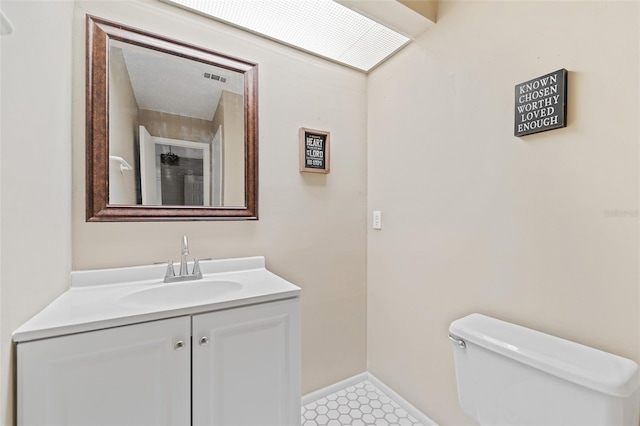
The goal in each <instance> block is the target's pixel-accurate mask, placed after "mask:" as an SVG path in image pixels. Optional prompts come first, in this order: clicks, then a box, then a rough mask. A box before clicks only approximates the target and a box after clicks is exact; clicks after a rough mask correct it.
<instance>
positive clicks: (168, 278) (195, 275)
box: [162, 235, 202, 283]
mask: <svg viewBox="0 0 640 426" xmlns="http://www.w3.org/2000/svg"><path fill="white" fill-rule="evenodd" d="M187 256H189V240H187V236H186V235H183V236H182V241H181V244H180V273H179V274H178V275H176V273H175V271H174V269H173V260H169V261H167V262H166V263H167V273H166V274H165V276H164V282H165V283H174V282H177V281H193V280H199V279H202V272H201V271H200V259H198V258H195V259H194V261H193V270H192V272H191V273H189V270H188V268H187V267H188V261H187ZM162 263H164V262H162Z"/></svg>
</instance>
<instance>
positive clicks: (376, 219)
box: [373, 210, 382, 229]
mask: <svg viewBox="0 0 640 426" xmlns="http://www.w3.org/2000/svg"><path fill="white" fill-rule="evenodd" d="M373 229H382V212H381V211H380V210H376V211H374V212H373Z"/></svg>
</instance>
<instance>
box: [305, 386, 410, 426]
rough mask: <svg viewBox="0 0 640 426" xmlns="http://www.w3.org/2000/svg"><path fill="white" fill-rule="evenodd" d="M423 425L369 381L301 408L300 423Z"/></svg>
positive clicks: (329, 424) (387, 425) (309, 424)
mask: <svg viewBox="0 0 640 426" xmlns="http://www.w3.org/2000/svg"><path fill="white" fill-rule="evenodd" d="M316 425H327V426H341V425H353V426H365V425H375V426H379V425H385V426H405V425H407V426H423V425H422V423H419V422H418V421H417V420H416V419H415V418H414V417H413V416H411V415H410V414H409V413H407V411H406V410H404V409H403V408H401V407H400V406H399V405H398V404H397V403H396V402H395V401H393V400H392V399H391V398H389V397H388V396H387V395H385V394H384V393H383V392H382V391H380V390H379V389H378V388H377V387H375V386H374V385H373V384H372V383H371V382H369V381H368V380H364V381H362V382H360V383H357V384H355V385H353V386H349V387H347V388H346V389H343V390H340V391H338V392H336V393H332V394H330V395H328V396H326V397H324V398H320V399H318V400H317V401H314V402H311V403H309V404H307V405H304V406H303V407H302V426H316Z"/></svg>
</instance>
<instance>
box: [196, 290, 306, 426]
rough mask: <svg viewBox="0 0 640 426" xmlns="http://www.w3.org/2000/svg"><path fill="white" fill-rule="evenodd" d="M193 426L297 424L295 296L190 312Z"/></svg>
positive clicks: (297, 310) (297, 321)
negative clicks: (260, 303)
mask: <svg viewBox="0 0 640 426" xmlns="http://www.w3.org/2000/svg"><path fill="white" fill-rule="evenodd" d="M193 346H194V348H193V372H194V374H193V424H194V425H216V426H230V425H256V426H257V425H260V426H281V425H282V426H284V425H300V308H299V299H297V298H296V299H291V300H285V301H280V302H273V303H264V304H262V305H255V306H248V307H245V308H238V309H229V310H225V311H219V312H211V313H207V314H200V315H194V316H193Z"/></svg>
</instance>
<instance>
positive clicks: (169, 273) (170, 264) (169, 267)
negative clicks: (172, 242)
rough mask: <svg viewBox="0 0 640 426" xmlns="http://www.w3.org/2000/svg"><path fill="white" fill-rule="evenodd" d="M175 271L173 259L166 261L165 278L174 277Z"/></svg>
mask: <svg viewBox="0 0 640 426" xmlns="http://www.w3.org/2000/svg"><path fill="white" fill-rule="evenodd" d="M175 276H176V271H174V270H173V260H169V261H167V273H166V274H165V278H167V277H175Z"/></svg>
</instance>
